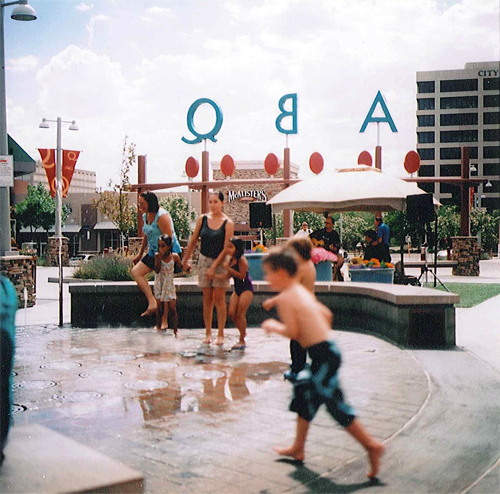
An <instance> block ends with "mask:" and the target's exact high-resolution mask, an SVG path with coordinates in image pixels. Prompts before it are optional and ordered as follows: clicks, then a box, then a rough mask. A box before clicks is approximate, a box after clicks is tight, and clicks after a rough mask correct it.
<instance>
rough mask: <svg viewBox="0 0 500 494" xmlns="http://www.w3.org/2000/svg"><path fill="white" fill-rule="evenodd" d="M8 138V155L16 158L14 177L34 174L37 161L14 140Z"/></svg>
mask: <svg viewBox="0 0 500 494" xmlns="http://www.w3.org/2000/svg"><path fill="white" fill-rule="evenodd" d="M7 137H8V142H7V146H8V149H9V151H8V153H9V154H11V155H12V156H14V177H18V176H19V175H27V174H28V173H34V172H35V170H36V161H35V160H34V159H33V158H32V157H31V156H30V155H29V154H28V153H27V152H26V151H25V150H24V149H23V148H22V147H21V146H20V145H19V144H18V143H17V142H16V141H15V140H14V139H12V137H10V136H7Z"/></svg>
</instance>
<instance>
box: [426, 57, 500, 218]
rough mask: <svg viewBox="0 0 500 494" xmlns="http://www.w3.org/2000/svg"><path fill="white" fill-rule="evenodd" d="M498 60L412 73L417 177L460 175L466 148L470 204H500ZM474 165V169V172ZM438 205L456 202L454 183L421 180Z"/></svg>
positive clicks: (495, 206)
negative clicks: (475, 181)
mask: <svg viewBox="0 0 500 494" xmlns="http://www.w3.org/2000/svg"><path fill="white" fill-rule="evenodd" d="M499 107H500V62H477V63H476V62H475V63H467V64H465V67H464V69H463V70H443V71H432V72H417V151H418V153H419V154H420V159H421V166H420V170H419V171H418V175H419V176H421V177H459V176H460V175H461V168H460V156H461V154H460V152H461V151H460V148H461V147H462V146H469V147H470V163H471V176H478V177H482V178H486V179H488V180H489V182H488V183H487V184H482V185H479V186H478V187H476V189H475V194H474V206H475V207H486V208H487V209H488V210H489V211H491V210H494V209H500V118H499V116H500V108H499ZM474 168H475V170H476V171H474ZM420 187H421V188H422V189H425V190H427V191H428V192H433V193H434V195H435V197H436V198H437V199H438V200H439V201H440V202H442V203H443V204H459V198H460V189H459V187H456V186H453V185H450V184H445V183H438V184H420Z"/></svg>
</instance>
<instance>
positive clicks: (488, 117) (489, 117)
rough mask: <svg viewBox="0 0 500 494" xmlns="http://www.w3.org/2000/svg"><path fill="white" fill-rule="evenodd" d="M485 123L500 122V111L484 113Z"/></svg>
mask: <svg viewBox="0 0 500 494" xmlns="http://www.w3.org/2000/svg"><path fill="white" fill-rule="evenodd" d="M483 122H484V125H493V124H498V123H500V113H499V112H497V111H494V112H487V113H484V114H483Z"/></svg>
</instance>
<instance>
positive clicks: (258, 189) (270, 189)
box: [213, 163, 297, 225]
mask: <svg viewBox="0 0 500 494" xmlns="http://www.w3.org/2000/svg"><path fill="white" fill-rule="evenodd" d="M243 166H244V165H239V164H238V163H237V169H236V171H235V172H234V174H233V175H232V177H231V179H234V180H246V179H257V178H273V177H270V176H269V175H268V173H267V172H266V171H265V169H264V164H262V168H261V169H244V168H243ZM291 176H292V177H293V178H295V177H297V173H295V172H293V171H292V173H291ZM213 177H214V180H220V181H221V184H220V186H218V187H217V190H220V191H222V192H223V193H224V195H225V196H226V204H225V205H224V212H225V213H226V214H227V215H228V216H229V217H230V218H231V219H232V220H233V221H234V222H235V223H239V224H248V225H250V207H249V204H250V202H253V201H258V202H266V201H268V200H269V199H271V198H272V197H274V196H275V195H276V194H277V193H278V192H281V191H282V190H283V189H284V188H285V186H284V185H278V184H248V185H233V186H224V174H223V173H222V172H221V171H220V169H214V170H213ZM274 178H283V167H281V168H280V170H279V171H278V173H277V174H276V175H275V176H274ZM240 191H241V192H246V193H251V194H253V195H254V196H255V197H241V198H236V199H232V196H233V192H235V193H238V192H240ZM231 199H232V200H231Z"/></svg>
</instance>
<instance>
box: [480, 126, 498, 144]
mask: <svg viewBox="0 0 500 494" xmlns="http://www.w3.org/2000/svg"><path fill="white" fill-rule="evenodd" d="M483 141H500V129H485V130H483Z"/></svg>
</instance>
